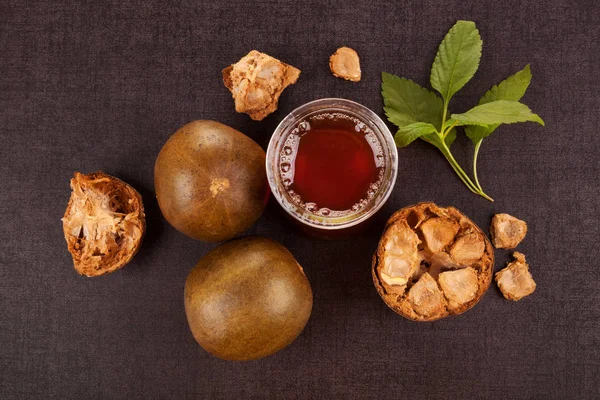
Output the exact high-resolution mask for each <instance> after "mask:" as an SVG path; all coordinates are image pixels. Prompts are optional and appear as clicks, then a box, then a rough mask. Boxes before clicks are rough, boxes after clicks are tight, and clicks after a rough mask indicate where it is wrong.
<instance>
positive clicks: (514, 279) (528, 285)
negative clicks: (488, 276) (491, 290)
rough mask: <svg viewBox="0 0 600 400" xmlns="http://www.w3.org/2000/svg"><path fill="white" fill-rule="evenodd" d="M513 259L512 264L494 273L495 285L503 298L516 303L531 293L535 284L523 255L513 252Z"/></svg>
mask: <svg viewBox="0 0 600 400" xmlns="http://www.w3.org/2000/svg"><path fill="white" fill-rule="evenodd" d="M513 257H514V258H515V260H514V261H513V262H511V263H508V264H507V266H506V268H504V269H503V270H501V271H500V272H497V273H496V283H498V287H499V288H500V291H501V292H502V294H503V295H504V297H505V298H507V299H509V300H514V301H517V300H521V299H522V298H523V297H525V296H529V295H530V294H531V293H533V292H534V291H535V288H536V284H535V281H534V280H533V277H532V276H531V273H530V272H529V265H528V264H527V262H525V255H524V254H522V253H519V252H516V251H515V252H514V253H513Z"/></svg>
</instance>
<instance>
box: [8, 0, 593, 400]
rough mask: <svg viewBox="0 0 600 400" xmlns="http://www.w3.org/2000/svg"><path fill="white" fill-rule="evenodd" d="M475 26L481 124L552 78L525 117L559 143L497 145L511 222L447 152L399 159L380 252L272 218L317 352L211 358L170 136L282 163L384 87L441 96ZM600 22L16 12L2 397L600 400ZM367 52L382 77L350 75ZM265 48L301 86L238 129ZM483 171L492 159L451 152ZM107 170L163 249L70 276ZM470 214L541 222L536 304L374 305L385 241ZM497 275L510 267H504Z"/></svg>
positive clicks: (543, 139)
mask: <svg viewBox="0 0 600 400" xmlns="http://www.w3.org/2000/svg"><path fill="white" fill-rule="evenodd" d="M457 19H470V20H474V21H476V22H477V25H478V27H479V29H480V32H481V36H482V38H483V41H484V48H483V57H482V59H481V67H480V69H479V71H478V72H477V74H476V75H475V77H474V79H473V80H472V81H471V82H470V83H469V84H468V85H467V86H466V87H465V88H464V90H463V91H461V92H460V93H459V94H458V95H457V96H456V98H455V99H454V100H453V102H452V105H451V107H452V109H453V110H457V111H463V110H466V109H468V108H469V107H471V106H472V105H474V104H475V103H476V102H477V100H478V99H479V97H480V96H481V95H482V94H483V93H484V91H485V90H487V89H489V88H490V87H491V85H492V84H495V83H497V82H499V81H500V80H502V79H504V78H505V77H506V76H508V75H510V74H512V73H514V72H516V71H517V70H519V69H521V68H522V67H523V66H524V65H525V64H527V63H531V66H532V71H533V83H532V85H531V87H530V89H529V91H528V93H527V95H526V96H525V98H524V99H523V101H524V102H525V103H527V104H528V105H530V106H531V108H532V109H533V110H534V111H536V112H537V113H539V114H540V115H541V116H542V117H543V118H544V119H545V121H546V124H547V126H546V127H545V128H542V127H540V126H538V125H535V124H518V125H512V126H505V127H501V128H500V129H498V130H497V131H496V132H495V133H494V135H493V136H492V137H491V138H490V139H489V140H486V142H485V143H484V145H483V147H482V154H481V157H480V163H479V167H480V172H481V177H482V181H483V182H482V184H483V186H484V188H486V189H487V191H488V193H490V194H491V195H492V196H493V197H495V198H496V200H497V201H496V202H495V203H490V202H487V201H485V200H483V199H481V198H478V197H476V196H474V195H472V194H471V193H470V192H468V190H467V189H466V188H465V187H464V186H463V185H462V183H461V182H460V181H459V180H458V178H457V177H456V176H455V175H454V174H453V172H452V171H451V169H450V167H449V166H448V165H447V163H446V161H445V160H444V159H443V157H442V156H441V155H440V154H438V153H437V150H435V149H434V148H432V147H430V146H429V145H427V144H425V143H424V142H419V143H415V144H412V145H411V146H410V147H408V148H406V149H403V150H401V151H400V173H399V176H398V182H397V185H396V189H395V191H394V194H393V195H392V197H391V199H390V200H389V202H388V203H387V205H386V206H385V209H384V211H383V214H382V215H381V216H380V217H378V220H377V221H376V223H375V225H374V226H373V227H372V228H371V229H370V230H368V231H367V232H365V233H364V234H363V235H360V236H357V237H354V238H352V239H349V240H345V241H337V242H326V241H319V240H313V239H309V238H306V237H303V236H301V235H300V234H299V233H298V232H297V231H296V230H295V229H294V228H293V227H292V226H290V225H288V224H287V223H286V222H285V221H284V220H283V219H282V218H281V215H280V214H279V212H278V208H277V207H276V204H271V205H270V207H269V208H268V209H267V211H266V212H265V214H264V215H263V216H262V218H261V219H260V220H259V222H258V223H257V224H256V225H255V226H254V227H253V228H252V229H251V230H250V231H249V232H248V234H257V235H265V236H268V237H271V238H274V239H276V240H278V241H279V242H281V243H282V244H284V245H285V246H286V247H288V248H289V249H290V251H291V252H292V253H293V254H294V255H295V256H296V257H297V259H298V260H299V262H300V263H301V264H302V265H303V266H304V269H305V271H306V273H307V275H308V278H309V280H310V282H311V284H312V287H313V290H314V309H313V313H312V318H311V319H310V321H309V323H308V325H307V327H306V329H305V330H304V332H303V333H302V335H301V336H300V337H299V338H298V339H297V340H296V341H295V342H294V343H293V344H292V345H291V346H289V347H288V348H286V349H285V350H283V351H281V352H280V353H278V354H276V355H274V356H271V357H268V358H266V359H263V360H260V361H255V362H247V363H236V362H225V361H222V360H219V359H217V358H214V357H212V356H210V355H209V354H208V353H206V352H205V351H203V350H202V349H201V348H200V347H199V346H198V345H197V344H196V343H195V342H194V339H193V337H192V335H191V333H190V332H189V330H188V326H187V323H186V319H185V315H184V310H183V285H184V281H185V278H186V276H187V274H188V272H189V271H190V269H191V268H192V266H193V265H194V264H195V262H196V261H197V260H198V259H199V258H200V257H202V256H203V255H204V254H205V253H206V252H207V251H208V250H209V249H211V248H213V247H214V245H213V244H206V243H200V242H196V241H193V240H192V239H189V238H187V237H185V236H183V235H182V234H179V233H178V232H176V231H175V230H174V229H173V228H171V227H170V226H169V225H168V224H167V223H166V222H165V221H164V220H163V219H162V217H161V215H160V211H159V209H158V206H157V203H156V200H155V198H154V193H153V165H154V160H155V157H156V155H157V154H158V152H159V150H160V148H161V146H162V144H163V143H164V142H165V141H166V140H167V138H168V137H169V136H170V135H171V134H172V133H173V132H174V131H175V130H176V129H177V128H178V127H180V126H181V125H183V124H184V123H186V122H189V121H191V120H194V119H214V120H217V121H221V122H223V123H226V124H228V125H230V126H232V127H234V128H237V129H239V130H241V131H242V132H245V133H246V134H248V135H249V136H251V137H252V138H254V139H255V140H256V141H257V142H258V143H259V144H260V145H261V146H263V147H264V148H266V145H267V143H268V140H269V138H270V135H271V133H272V131H273V129H274V127H275V126H276V124H277V123H278V122H279V121H280V120H281V118H283V116H284V115H286V114H287V113H288V112H289V111H291V110H292V109H293V108H295V107H297V106H299V105H301V104H303V103H305V102H307V101H309V100H313V99H317V98H322V97H333V96H338V97H345V98H349V99H352V100H355V101H358V102H360V103H363V104H365V105H366V106H368V107H370V108H372V109H373V110H375V111H376V112H378V113H379V114H380V115H383V112H382V101H381V96H380V73H381V71H389V72H393V73H396V74H399V75H403V76H406V77H410V78H412V79H414V80H416V81H417V82H419V83H421V84H428V80H429V79H428V78H429V69H430V65H431V63H432V61H433V58H434V56H435V52H436V49H437V46H438V44H439V42H440V41H441V39H442V38H443V36H444V34H445V33H446V32H447V30H448V29H449V28H450V27H451V26H452V24H453V23H454V22H455V21H456V20H457ZM599 20H600V12H599V7H598V5H597V4H596V2H595V1H593V0H589V1H558V0H555V1H531V2H530V1H507V0H504V1H493V2H492V1H490V2H484V1H470V2H468V1H444V2H437V1H416V0H415V1H404V2H400V1H397V2H376V1H355V2H346V1H341V0H330V1H324V2H301V1H295V2H279V1H272V0H258V1H234V2H229V3H226V2H205V3H202V2H199V1H169V2H164V3H163V2H158V1H151V0H138V1H129V2H128V1H81V2H66V1H58V0H52V1H43V2H33V1H26V0H3V1H2V2H1V4H0V143H1V145H0V146H1V147H0V160H1V161H0V185H1V186H0V187H1V189H0V220H1V227H0V343H1V344H0V398H2V399H26V398H27V399H32V398H39V399H54V398H56V399H134V398H136V399H137V398H140V399H142V398H143V399H166V398H172V399H181V398H204V399H227V398H274V399H284V398H293V399H305V398H306V399H333V398H343V399H383V398H388V399H398V398H439V399H446V398H447V399H456V398H468V399H475V398H477V399H479V398H482V399H485V398H510V399H521V398H524V399H534V398H535V399H568V398H572V399H591V398H600V389H599V388H600V378H599V377H598V374H599V373H600V369H599V366H600V351H599V345H600V303H599V301H600V294H599V290H598V289H600V285H599V281H598V277H599V274H598V268H599V260H600V251H599V247H598V237H599V236H600V231H599V223H598V218H599V217H598V216H599V215H600V206H599V195H600V184H599V182H598V180H599V172H600V161H599V156H598V153H599V151H600V135H599V134H598V120H599V118H600V112H599V111H598V110H599V107H600V104H599V102H598V100H597V99H598V91H599V90H600V84H599V83H598V78H599V74H598V73H599V68H598V65H599V64H600V57H599V50H598V43H599V42H600V29H599V22H598V21H599ZM341 45H348V46H351V47H353V48H355V49H356V50H357V51H358V52H359V54H360V56H361V61H362V68H363V74H364V78H363V80H362V81H361V82H360V83H357V84H353V83H349V82H346V81H342V80H340V79H336V78H334V77H332V76H331V74H330V72H329V70H328V56H329V55H330V54H331V53H332V52H333V51H334V50H335V49H336V48H337V47H338V46H341ZM251 49H259V50H261V51H264V52H267V53H269V54H271V55H273V56H275V57H278V58H280V59H281V60H283V61H285V62H287V63H290V64H292V65H294V66H296V67H298V68H300V69H301V70H302V75H301V77H300V80H299V81H298V83H297V84H296V85H294V86H292V87H290V88H289V89H287V90H286V91H285V93H284V94H283V96H282V98H281V103H280V107H279V111H277V112H276V113H275V114H273V115H271V116H270V117H268V118H267V119H265V120H264V121H262V122H253V121H251V120H250V119H249V118H248V117H247V116H246V115H241V114H236V113H235V111H234V107H233V101H232V99H231V96H230V94H229V92H228V91H227V90H226V89H225V88H224V86H223V84H222V82H221V78H220V71H221V69H222V68H223V67H225V66H226V65H228V64H230V63H232V62H235V61H237V60H238V59H239V58H240V57H241V56H243V55H244V54H246V53H247V52H248V51H249V50H251ZM453 149H454V152H455V153H456V155H457V157H458V158H459V160H460V161H461V162H462V164H463V165H465V167H466V166H468V163H469V162H470V159H471V158H470V157H471V154H472V146H471V145H470V143H468V142H467V140H466V139H464V137H463V138H460V139H459V140H458V141H457V142H456V144H455V145H454V147H453ZM97 169H102V170H104V171H106V172H108V173H111V174H114V175H116V176H118V177H120V178H122V179H124V180H126V181H127V182H130V183H131V184H132V185H133V186H134V187H136V188H137V189H138V190H139V191H140V192H141V193H142V195H143V197H144V202H145V205H146V209H147V215H148V232H147V236H146V239H145V242H144V245H143V247H142V249H141V251H140V253H139V254H138V255H137V256H136V257H135V259H134V260H133V262H132V263H131V264H130V265H128V266H127V267H126V268H124V269H123V270H121V271H119V272H116V273H114V274H112V275H109V276H105V277H100V278H95V279H86V278H83V277H80V276H78V275H77V274H76V273H75V271H74V270H73V267H72V263H71V258H70V255H69V253H68V252H67V250H66V245H65V242H64V239H63V233H62V226H61V221H60V219H61V217H62V215H63V213H64V210H65V207H66V204H67V201H68V199H69V195H70V189H69V178H70V177H71V176H72V174H73V172H74V171H82V172H86V173H87V172H92V171H94V170H97ZM425 200H433V201H436V202H437V203H439V204H441V205H454V206H457V207H458V208H459V209H460V210H462V211H463V212H465V213H466V214H467V215H469V216H471V217H472V218H473V219H474V220H475V221H476V222H477V223H478V224H480V226H482V227H483V228H484V229H485V230H487V227H488V225H489V223H490V220H491V217H492V215H493V214H494V213H497V212H508V213H511V214H513V215H516V216H518V217H520V218H523V219H524V220H526V221H527V222H528V224H529V229H530V230H529V234H528V235H527V238H526V239H525V241H524V242H523V243H522V245H521V246H520V247H519V250H520V251H522V252H524V253H525V254H526V255H527V257H528V260H529V261H530V264H531V271H532V273H533V276H534V277H535V279H536V281H537V283H538V289H537V291H536V292H535V293H534V294H533V295H532V296H530V297H528V298H526V299H524V300H522V301H520V302H518V303H513V302H510V301H507V300H504V299H503V297H502V296H501V294H500V292H499V291H498V289H497V288H496V286H495V285H492V286H491V287H490V290H489V291H488V292H487V294H486V295H485V296H484V297H483V299H482V300H481V302H480V303H479V304H478V305H477V306H476V307H475V308H474V309H473V310H471V311H469V312H468V313H466V314H464V315H462V316H459V317H456V318H448V319H445V320H442V321H439V322H435V323H415V322H411V321H408V320H405V319H403V318H401V317H399V316H397V315H396V314H394V313H393V312H392V311H390V310H389V309H387V308H386V306H385V304H384V303H383V302H382V301H381V300H380V299H379V297H378V295H377V293H376V292H375V290H374V288H373V285H372V282H371V276H370V271H369V267H370V259H371V255H372V252H373V251H374V249H375V247H376V243H377V241H378V238H379V235H380V233H381V230H382V227H383V224H384V221H385V219H386V218H387V217H388V216H389V215H391V213H392V212H393V211H395V210H396V209H398V208H400V207H403V206H406V205H409V204H413V203H415V202H418V201H425ZM496 258H497V259H496V270H498V269H500V268H502V267H503V265H504V263H505V262H506V261H507V260H508V259H509V253H508V252H505V251H497V252H496Z"/></svg>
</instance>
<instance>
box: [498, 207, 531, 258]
mask: <svg viewBox="0 0 600 400" xmlns="http://www.w3.org/2000/svg"><path fill="white" fill-rule="evenodd" d="M526 234H527V223H525V221H522V220H520V219H518V218H515V217H513V216H512V215H509V214H496V215H494V218H492V225H491V226H490V235H491V236H492V243H494V246H495V247H496V248H497V249H514V248H515V247H517V246H518V245H519V243H521V241H522V240H523V239H524V238H525V235H526Z"/></svg>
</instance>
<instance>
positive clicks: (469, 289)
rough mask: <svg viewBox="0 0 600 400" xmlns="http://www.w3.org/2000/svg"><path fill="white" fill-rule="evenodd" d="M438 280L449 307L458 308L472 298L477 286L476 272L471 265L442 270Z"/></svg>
mask: <svg viewBox="0 0 600 400" xmlns="http://www.w3.org/2000/svg"><path fill="white" fill-rule="evenodd" d="M438 281H439V283H440V287H441V288H442V290H443V291H444V294H445V295H446V298H447V299H448V307H449V308H450V309H456V308H459V307H460V306H462V305H463V304H465V303H468V302H470V301H471V300H473V299H474V298H475V295H476V294H477V289H478V287H479V285H478V284H477V272H476V271H475V270H474V269H473V268H471V267H467V268H463V269H457V270H454V271H446V272H442V273H441V274H440V277H439V279H438Z"/></svg>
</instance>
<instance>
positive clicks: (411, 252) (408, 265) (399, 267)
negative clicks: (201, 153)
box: [381, 221, 421, 285]
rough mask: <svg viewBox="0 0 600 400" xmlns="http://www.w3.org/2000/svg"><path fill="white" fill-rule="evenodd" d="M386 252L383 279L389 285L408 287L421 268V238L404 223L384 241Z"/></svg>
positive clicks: (393, 230) (399, 224)
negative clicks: (408, 283) (418, 250)
mask: <svg viewBox="0 0 600 400" xmlns="http://www.w3.org/2000/svg"><path fill="white" fill-rule="evenodd" d="M383 241H384V244H383V246H384V248H385V252H384V255H383V268H382V270H381V279H383V280H384V281H385V282H386V283H387V284H388V285H406V283H407V282H408V279H409V278H410V277H411V276H412V274H413V273H414V272H415V269H416V268H417V267H418V266H419V255H418V252H417V245H418V244H419V243H421V241H420V240H419V237H418V236H417V234H416V233H414V232H413V231H412V230H411V229H410V228H409V226H408V224H407V223H406V221H402V222H401V223H398V224H396V225H394V226H392V227H390V232H389V234H388V235H386V236H385V238H384V239H383Z"/></svg>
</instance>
